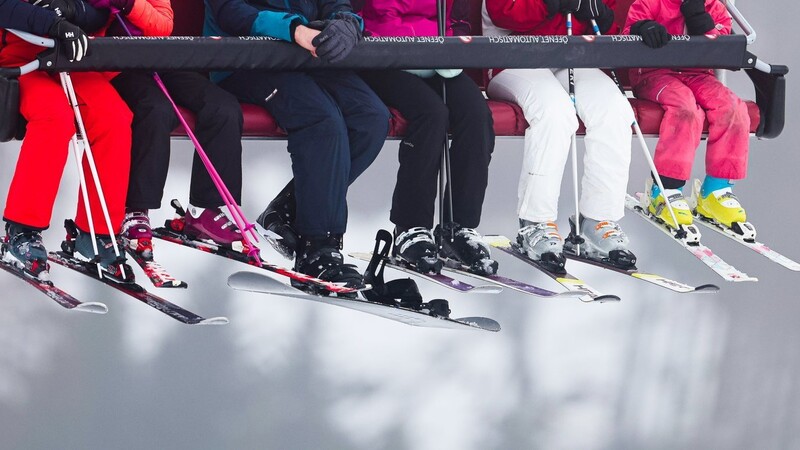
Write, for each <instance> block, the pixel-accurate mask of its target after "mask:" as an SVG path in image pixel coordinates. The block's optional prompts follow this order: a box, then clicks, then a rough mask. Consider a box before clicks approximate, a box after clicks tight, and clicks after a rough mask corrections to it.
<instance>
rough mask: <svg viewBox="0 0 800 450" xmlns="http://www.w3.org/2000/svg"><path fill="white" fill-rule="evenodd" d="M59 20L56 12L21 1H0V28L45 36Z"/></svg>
mask: <svg viewBox="0 0 800 450" xmlns="http://www.w3.org/2000/svg"><path fill="white" fill-rule="evenodd" d="M56 19H58V15H56V13H55V12H54V11H50V10H47V9H44V8H40V7H38V6H33V5H31V4H28V3H26V2H23V1H20V0H0V28H13V29H15V30H20V31H27V32H28V33H33V34H37V35H40V36H44V35H46V34H47V31H48V30H50V27H52V26H53V24H54V23H55V22H56Z"/></svg>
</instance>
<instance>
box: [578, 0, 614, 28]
mask: <svg viewBox="0 0 800 450" xmlns="http://www.w3.org/2000/svg"><path fill="white" fill-rule="evenodd" d="M575 17H576V18H577V19H578V20H580V21H583V22H589V21H590V20H592V19H594V20H595V21H596V22H597V27H598V28H600V34H606V32H607V31H608V30H609V29H611V26H612V25H614V10H612V9H611V8H609V7H608V5H606V4H605V3H603V0H583V1H582V2H581V5H580V7H579V8H578V10H577V11H575Z"/></svg>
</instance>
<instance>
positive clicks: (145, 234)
mask: <svg viewBox="0 0 800 450" xmlns="http://www.w3.org/2000/svg"><path fill="white" fill-rule="evenodd" d="M120 237H121V238H122V242H123V243H124V244H125V247H126V248H128V249H129V250H131V251H132V252H134V253H136V254H137V255H138V256H140V257H142V258H144V259H145V260H150V259H153V230H152V229H151V228H150V217H148V215H147V210H138V211H129V212H127V213H125V219H124V220H123V222H122V232H121V233H120Z"/></svg>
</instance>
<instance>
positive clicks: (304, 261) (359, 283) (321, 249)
mask: <svg viewBox="0 0 800 450" xmlns="http://www.w3.org/2000/svg"><path fill="white" fill-rule="evenodd" d="M300 243H301V244H300V247H299V248H298V249H297V258H296V259H295V261H294V270H296V271H298V272H301V273H304V274H306V275H311V276H312V277H314V278H319V279H321V280H325V281H330V282H333V283H341V284H342V285H344V286H346V287H350V288H355V289H363V288H364V287H365V284H364V277H363V276H362V275H361V274H360V273H358V270H356V266H354V265H353V264H345V263H344V257H343V256H342V253H341V252H340V250H341V249H342V235H329V236H320V237H308V238H301V240H300ZM291 283H292V286H294V287H296V288H298V289H303V290H307V291H308V290H310V291H311V292H312V293H314V294H317V295H329V294H330V292H329V291H327V290H324V289H319V288H316V287H315V286H312V285H308V284H305V283H303V282H301V281H297V280H294V279H293V280H292V282H291ZM340 295H342V296H344V297H348V298H356V297H357V295H356V293H355V292H352V293H349V294H340Z"/></svg>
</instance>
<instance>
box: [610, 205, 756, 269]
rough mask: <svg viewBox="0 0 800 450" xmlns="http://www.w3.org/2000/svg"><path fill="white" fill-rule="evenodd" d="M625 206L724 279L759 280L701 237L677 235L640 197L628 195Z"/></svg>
mask: <svg viewBox="0 0 800 450" xmlns="http://www.w3.org/2000/svg"><path fill="white" fill-rule="evenodd" d="M636 195H637V197H639V198H641V196H642V194H641V193H637V194H636ZM625 207H626V208H627V209H628V210H630V211H633V212H635V213H636V214H638V215H640V216H641V217H643V218H644V219H645V220H647V222H648V223H650V224H652V225H653V226H654V227H656V228H658V229H659V230H661V231H662V232H663V233H664V234H666V235H667V236H669V237H670V238H672V240H673V241H675V242H677V243H678V244H680V246H681V247H683V248H685V249H686V250H687V251H688V252H689V253H691V254H692V255H694V256H695V257H696V258H697V259H699V260H700V261H702V262H703V264H705V265H706V266H708V267H709V268H710V269H711V270H713V271H714V272H716V273H717V275H719V276H721V277H722V279H724V280H725V281H733V282H740V281H758V278H756V277H751V276H749V275H747V274H746V273H744V272H741V271H739V270H738V269H736V268H735V267H733V266H731V265H730V264H728V263H726V262H725V261H723V260H722V258H720V257H719V256H717V255H716V254H715V253H714V252H713V251H712V250H711V249H710V248H708V247H706V246H705V245H703V244H702V243H700V241H699V238H698V239H696V240H693V241H692V242H691V243H690V242H687V241H686V240H685V239H681V238H678V237H676V236H675V231H674V230H673V229H671V228H670V227H669V226H667V224H665V223H663V222H661V221H658V220H656V219H655V218H654V217H653V216H652V215H650V214H649V213H648V212H647V210H646V209H644V208H643V207H642V205H641V202H640V200H639V199H638V198H636V197H633V196H632V195H626V196H625ZM692 227H693V226H692ZM697 235H699V232H698V233H696V236H697Z"/></svg>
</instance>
